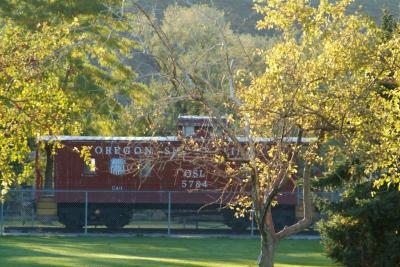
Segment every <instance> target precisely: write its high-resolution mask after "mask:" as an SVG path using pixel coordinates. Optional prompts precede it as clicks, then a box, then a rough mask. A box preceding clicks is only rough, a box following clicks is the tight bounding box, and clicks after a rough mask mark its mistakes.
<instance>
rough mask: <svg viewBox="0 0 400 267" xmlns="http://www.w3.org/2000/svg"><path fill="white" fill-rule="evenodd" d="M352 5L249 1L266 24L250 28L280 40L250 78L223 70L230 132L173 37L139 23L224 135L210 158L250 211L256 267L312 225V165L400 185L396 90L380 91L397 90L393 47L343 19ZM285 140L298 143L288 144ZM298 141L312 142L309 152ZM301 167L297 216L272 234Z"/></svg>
mask: <svg viewBox="0 0 400 267" xmlns="http://www.w3.org/2000/svg"><path fill="white" fill-rule="evenodd" d="M351 2H352V1H350V0H345V1H337V2H335V3H331V2H330V1H320V3H319V5H316V6H314V5H311V4H310V3H309V1H294V0H289V1H278V0H276V1H268V2H266V1H257V5H256V9H257V10H258V12H260V13H261V14H262V15H263V16H264V18H263V20H261V21H260V22H259V23H258V27H259V28H268V29H270V28H273V29H275V30H277V31H280V32H281V37H282V38H281V39H280V41H279V42H277V43H276V44H274V45H273V47H272V48H270V49H267V50H266V51H265V53H263V55H264V56H265V62H266V66H267V67H266V70H265V72H264V73H262V74H261V75H259V76H258V77H255V78H253V77H251V76H250V79H242V78H243V77H240V76H237V75H235V72H232V71H228V72H227V79H228V81H229V82H228V83H227V84H226V85H225V86H226V87H227V91H228V92H229V94H228V97H227V99H226V100H225V106H227V107H229V109H227V111H228V112H231V114H228V115H227V118H228V120H229V121H230V122H231V125H233V126H237V127H233V128H229V127H226V126H225V125H224V123H223V120H222V116H221V115H222V114H221V110H220V109H219V108H218V107H215V106H214V105H213V101H210V100H209V99H208V98H207V97H206V96H207V94H206V93H207V92H212V90H213V87H212V86H208V85H209V83H208V81H207V77H205V76H202V75H199V74H198V72H193V70H191V69H190V68H188V67H187V66H186V65H185V64H183V61H182V60H181V57H180V54H179V53H177V52H176V50H175V46H174V45H173V44H172V41H171V38H170V37H169V36H168V34H166V32H165V31H164V30H163V28H162V27H160V26H158V25H157V24H156V23H155V22H154V20H152V18H151V17H150V16H147V19H148V21H149V23H150V25H151V26H152V28H153V30H154V31H155V33H156V34H157V36H158V38H159V39H160V41H161V43H162V44H163V46H164V47H165V51H166V52H165V57H166V59H164V60H163V61H162V62H160V64H164V65H165V68H164V69H163V73H166V76H167V77H168V78H169V80H170V81H171V83H172V84H173V85H174V86H175V87H176V88H177V90H178V89H179V90H180V92H182V93H183V94H184V95H185V96H186V97H188V98H187V99H189V100H191V101H198V102H199V103H202V104H203V105H204V107H205V108H206V109H207V110H208V111H209V112H210V114H211V115H212V116H213V117H214V118H215V120H216V121H217V124H218V125H219V126H220V127H221V128H222V129H223V130H224V133H225V134H226V136H227V138H226V139H225V140H222V141H221V140H220V141H218V140H215V143H214V144H215V145H214V147H216V149H215V150H214V154H215V158H216V160H217V161H219V162H223V163H224V164H225V165H226V166H227V167H226V168H225V175H224V176H223V177H221V179H224V180H223V181H224V183H225V184H226V187H232V186H233V187H236V188H238V191H237V193H238V197H237V198H235V200H234V201H233V202H232V203H231V205H232V206H237V205H241V206H244V207H245V208H246V207H249V206H254V209H255V219H256V221H257V223H258V227H259V229H260V233H261V253H260V258H259V266H273V255H274V250H275V247H276V245H277V243H278V242H279V241H280V240H281V239H283V238H285V237H287V236H288V235H290V234H293V233H295V232H297V231H300V230H302V229H304V228H305V227H307V226H308V225H309V224H310V223H311V221H312V212H311V211H312V195H311V191H310V181H311V179H312V178H313V177H312V175H311V168H312V166H318V165H319V164H320V163H321V162H322V161H324V162H326V164H327V169H328V170H331V169H332V168H333V166H334V163H335V162H337V161H341V160H342V161H343V160H345V159H353V158H359V159H360V160H362V162H363V163H365V170H364V174H365V175H366V176H367V177H368V176H370V175H372V174H374V173H376V172H379V173H381V174H382V176H383V177H384V178H383V179H381V180H379V181H381V182H382V183H385V182H387V183H390V182H391V183H398V182H399V180H398V173H396V170H397V169H398V167H399V166H398V164H399V163H398V160H397V159H398V158H399V147H398V144H399V140H398V139H399V136H400V135H399V130H400V129H399V125H398V121H399V120H398V118H399V105H398V103H399V90H397V89H396V90H392V91H391V92H388V93H385V95H384V96H382V95H380V94H379V93H378V91H379V88H380V87H381V86H382V85H381V82H382V81H383V80H385V79H387V78H388V77H393V80H394V81H393V82H392V84H393V86H395V88H397V87H398V85H397V84H398V83H397V82H396V81H398V78H399V68H398V66H396V65H395V61H396V58H397V57H398V55H399V50H398V42H397V43H395V42H394V41H392V40H391V41H390V42H389V43H385V42H383V39H382V37H381V36H382V33H381V31H380V29H379V28H378V27H376V25H375V24H374V22H372V21H371V20H370V19H368V18H366V17H363V16H362V15H360V14H357V13H356V14H347V13H346V10H347V9H348V7H349V5H350V3H351ZM139 9H140V7H139ZM393 40H397V37H395V38H393ZM228 56H229V55H228ZM224 62H225V63H226V62H229V60H228V61H226V60H224ZM227 70H229V64H227ZM177 73H180V74H183V75H178V74H177ZM244 77H246V76H244ZM249 80H252V81H251V83H250V84H249V83H247V81H249ZM223 111H224V110H223ZM239 134H243V135H244V139H245V140H246V144H245V145H243V143H242V142H240V140H239V139H238V137H237V136H238V135H239ZM260 136H267V137H269V138H270V139H269V140H270V142H272V144H273V145H271V146H270V147H269V149H268V150H267V151H268V152H267V151H266V150H265V148H264V147H263V146H261V145H260V142H259V141H260V139H259V137H260ZM292 136H295V137H296V138H295V140H297V141H296V142H290V141H293V138H291V137H292ZM304 137H310V138H311V139H308V140H307V141H308V142H307V143H308V145H305V142H304V141H305V139H303V138H304ZM218 144H220V146H222V147H223V146H232V145H234V146H236V147H237V149H238V150H239V151H240V158H236V159H229V157H227V156H226V154H225V153H224V149H218ZM193 147H194V148H196V147H198V146H197V145H196V144H194V145H193ZM191 150H192V151H193V149H191ZM201 151H202V150H201V149H199V150H198V153H201ZM323 151H326V152H323ZM382 151H385V153H382ZM299 159H301V160H302V161H303V162H304V170H303V171H302V172H300V173H299V174H298V175H297V176H298V180H297V183H298V184H300V185H301V186H302V188H303V206H304V217H303V219H302V220H300V221H299V222H297V223H295V224H294V225H290V226H287V227H285V228H284V229H282V230H281V231H279V232H275V229H274V225H273V220H272V214H271V206H272V204H273V203H274V201H275V199H276V198H277V196H278V195H279V192H281V190H282V189H283V188H284V186H285V185H286V184H287V183H288V182H289V181H290V180H291V179H292V178H293V176H294V175H296V173H297V169H298V165H299V164H298V160H299ZM350 162H351V161H350ZM238 164H239V167H238V166H237V165H238ZM233 165H236V166H235V167H233ZM231 166H232V167H231ZM350 169H351V170H353V169H354V167H353V166H352V167H350ZM377 183H379V182H377ZM247 189H250V192H249V190H247ZM244 210H246V209H244Z"/></svg>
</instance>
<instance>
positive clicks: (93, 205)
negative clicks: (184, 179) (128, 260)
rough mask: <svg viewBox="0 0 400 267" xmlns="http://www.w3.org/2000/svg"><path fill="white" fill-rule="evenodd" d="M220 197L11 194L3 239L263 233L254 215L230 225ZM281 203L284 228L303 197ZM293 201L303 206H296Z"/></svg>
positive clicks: (3, 213)
mask: <svg viewBox="0 0 400 267" xmlns="http://www.w3.org/2000/svg"><path fill="white" fill-rule="evenodd" d="M218 194H220V192H216V191H192V192H182V191H133V190H132V191H106V190H34V189H11V190H10V191H9V192H8V194H7V195H6V199H5V201H4V202H1V205H0V234H1V235H2V234H4V233H5V234H12V233H23V232H26V233H31V232H42V233H70V232H71V233H84V234H87V233H130V234H146V233H159V234H168V235H169V234H171V233H206V234H207V233H213V234H229V233H233V232H234V233H239V234H243V235H253V234H254V233H255V232H256V231H257V227H256V225H255V223H254V221H253V220H252V218H253V211H249V216H248V217H247V218H244V219H243V218H241V219H239V221H230V220H232V216H233V212H230V210H228V209H222V208H223V206H224V204H225V203H224V201H222V202H219V203H218V202H216V203H214V204H213V205H211V203H212V201H213V200H216V199H217V197H218ZM226 194H227V195H229V194H228V192H226ZM316 194H317V195H319V196H320V197H324V198H328V199H329V200H331V201H338V200H339V198H340V194H339V193H338V192H333V193H332V192H318V193H316ZM232 195H234V194H232ZM281 199H283V200H286V201H287V202H286V203H285V201H283V202H281V204H279V205H278V208H274V210H273V213H274V220H275V224H276V225H277V226H278V228H279V227H283V226H284V225H285V224H288V223H291V222H293V221H294V220H297V219H298V218H299V217H300V216H301V214H302V212H301V201H300V200H301V199H302V192H287V193H283V195H282V196H281ZM293 199H295V200H296V202H297V203H300V205H296V203H293V202H291V201H292V200H293ZM289 200H290V201H289ZM225 202H226V201H225ZM317 217H318V216H317ZM239 222H240V223H239ZM232 229H233V230H232ZM311 230H312V229H311Z"/></svg>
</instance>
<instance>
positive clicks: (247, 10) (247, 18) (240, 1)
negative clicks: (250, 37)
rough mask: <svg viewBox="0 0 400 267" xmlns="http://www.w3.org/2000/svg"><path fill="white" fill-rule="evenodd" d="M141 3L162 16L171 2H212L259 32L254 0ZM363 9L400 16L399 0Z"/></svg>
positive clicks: (359, 1) (364, 3)
mask: <svg viewBox="0 0 400 267" xmlns="http://www.w3.org/2000/svg"><path fill="white" fill-rule="evenodd" d="M139 2H141V4H142V5H143V6H145V7H146V8H147V9H148V10H152V11H155V13H156V15H157V17H159V18H161V17H162V14H163V11H164V9H165V8H166V7H167V6H168V5H171V4H175V3H176V4H179V5H183V6H188V5H189V4H210V5H214V6H215V7H217V8H218V9H223V10H224V11H225V13H226V16H227V18H228V20H229V21H230V22H231V24H232V28H233V29H235V30H236V31H239V32H245V33H252V34H259V33H260V32H259V31H257V30H256V29H255V24H256V22H257V20H258V19H259V18H260V16H259V15H258V14H256V13H255V12H254V10H253V9H252V6H253V0H191V1H188V0H140V1H139ZM360 8H361V9H362V10H363V11H364V12H366V13H367V14H368V15H369V16H371V17H372V18H374V19H375V20H376V21H379V19H380V17H381V16H382V10H383V9H385V8H386V9H388V10H390V11H391V12H392V14H393V15H395V16H396V17H399V16H400V11H399V0H356V2H355V3H354V4H353V8H352V10H356V9H360Z"/></svg>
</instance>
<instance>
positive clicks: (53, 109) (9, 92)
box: [0, 21, 79, 194]
mask: <svg viewBox="0 0 400 267" xmlns="http://www.w3.org/2000/svg"><path fill="white" fill-rule="evenodd" d="M76 26H77V24H76V23H72V24H65V25H62V27H51V26H48V25H47V24H43V25H38V26H37V29H36V31H35V32H30V31H27V30H26V29H24V28H23V27H21V26H18V25H16V24H14V23H13V22H12V21H7V23H6V24H4V25H3V26H2V28H1V31H0V170H1V172H0V180H1V188H2V194H4V193H5V192H6V191H7V189H8V187H9V186H10V185H11V184H12V182H13V181H15V180H18V182H23V181H26V179H27V178H28V177H30V175H31V173H32V164H28V161H29V152H30V151H31V148H30V146H29V143H28V141H29V140H28V138H29V137H37V136H40V135H53V134H54V135H60V134H64V133H66V132H72V133H73V132H77V130H78V129H79V127H78V125H77V124H76V123H75V122H73V121H72V120H71V114H72V113H75V112H78V111H79V109H78V107H77V106H76V105H75V104H74V103H73V102H72V101H71V100H70V98H69V97H68V95H67V93H66V92H65V91H64V90H63V89H62V88H60V78H59V76H58V75H56V70H57V68H58V67H59V65H58V63H59V60H60V59H61V58H62V57H63V55H64V54H65V53H66V51H65V48H66V47H68V46H69V45H71V41H70V32H71V30H72V29H73V28H74V27H76ZM16 164H17V165H20V166H21V167H22V170H20V171H19V172H16V171H15V170H14V166H15V165H16Z"/></svg>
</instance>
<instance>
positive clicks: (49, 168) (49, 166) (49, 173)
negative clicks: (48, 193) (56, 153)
mask: <svg viewBox="0 0 400 267" xmlns="http://www.w3.org/2000/svg"><path fill="white" fill-rule="evenodd" d="M45 150H46V170H45V173H44V189H53V168H54V158H53V154H52V151H53V147H52V146H51V145H50V144H46V146H45Z"/></svg>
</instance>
